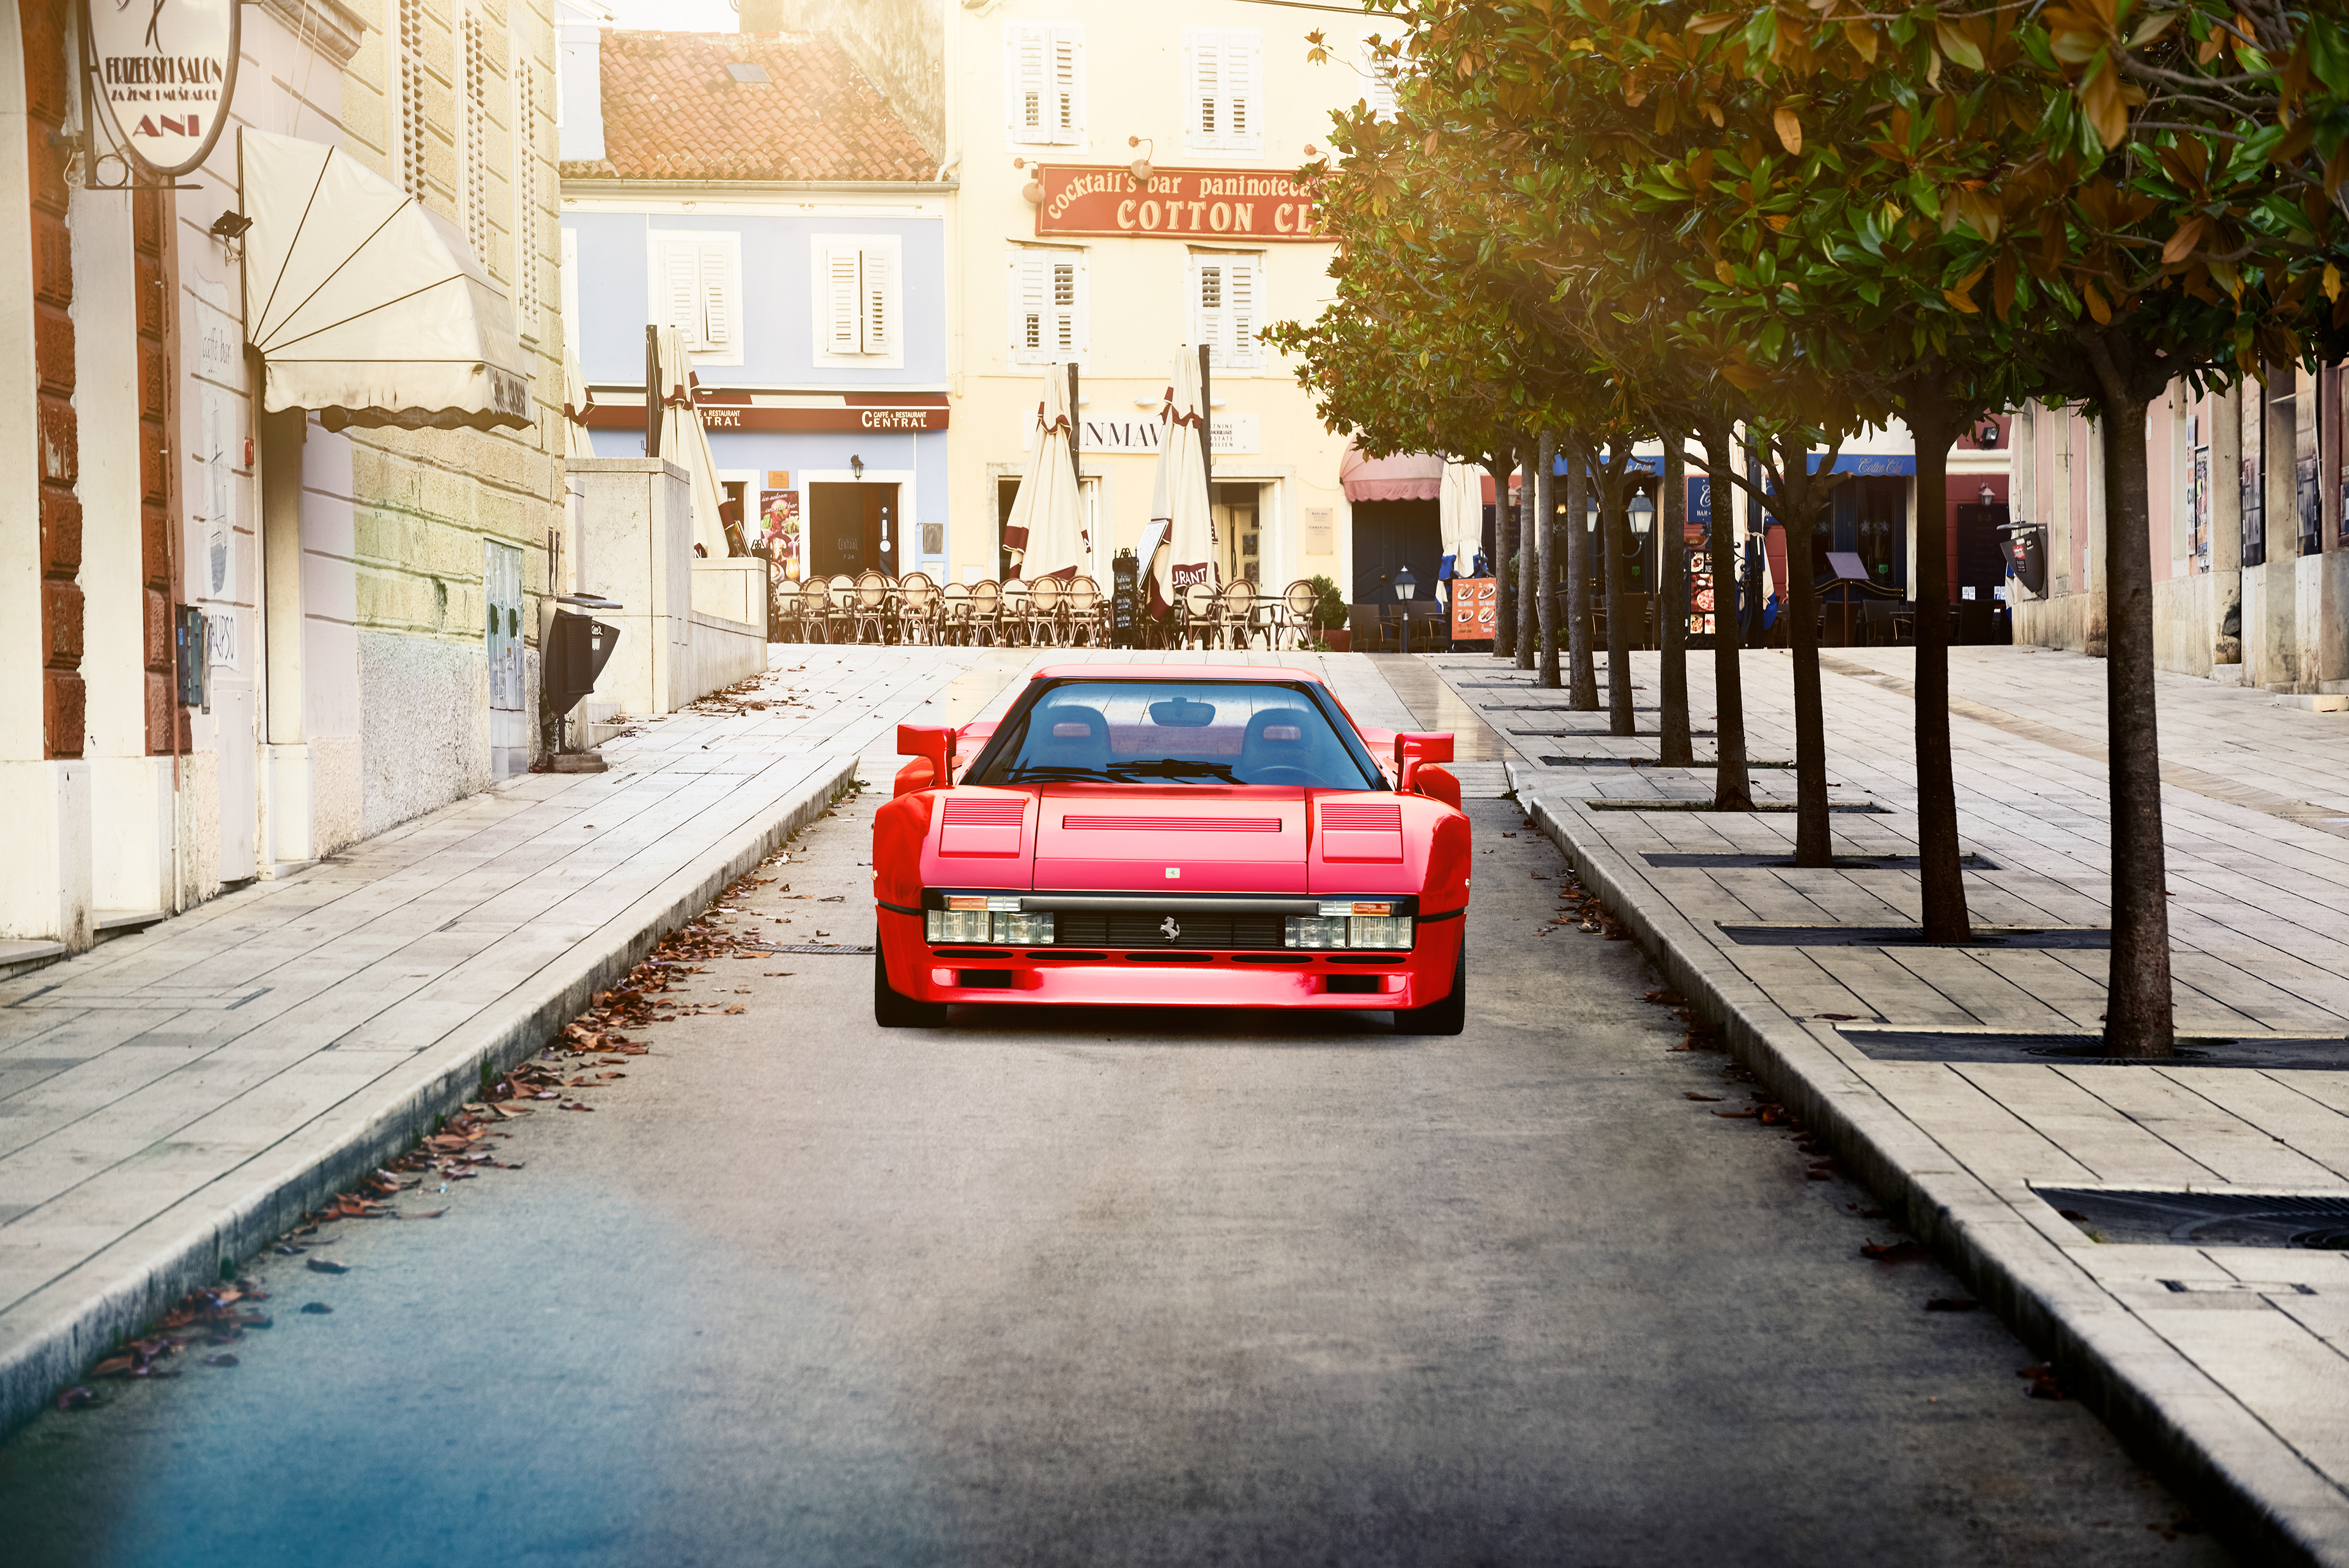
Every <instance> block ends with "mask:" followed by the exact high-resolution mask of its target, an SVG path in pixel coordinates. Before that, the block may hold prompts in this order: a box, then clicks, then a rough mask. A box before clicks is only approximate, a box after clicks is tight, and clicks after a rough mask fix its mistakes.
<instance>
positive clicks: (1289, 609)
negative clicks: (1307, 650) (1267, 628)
mask: <svg viewBox="0 0 2349 1568" xmlns="http://www.w3.org/2000/svg"><path fill="white" fill-rule="evenodd" d="M1320 601H1321V596H1320V595H1319V594H1318V593H1316V592H1314V591H1313V585H1312V584H1311V583H1309V582H1308V581H1306V580H1305V579H1304V578H1303V577H1299V578H1298V579H1297V580H1296V581H1295V582H1293V583H1291V584H1289V585H1288V587H1285V588H1283V589H1281V590H1280V597H1279V598H1278V600H1277V601H1275V604H1274V607H1273V612H1272V613H1273V617H1274V619H1273V635H1274V638H1275V641H1274V643H1273V647H1274V648H1275V649H1279V648H1280V647H1282V646H1283V643H1282V641H1281V640H1280V639H1286V646H1288V648H1291V649H1299V648H1302V647H1304V646H1305V645H1306V644H1307V643H1309V642H1310V641H1312V640H1313V607H1314V606H1315V605H1317V604H1319V602H1320Z"/></svg>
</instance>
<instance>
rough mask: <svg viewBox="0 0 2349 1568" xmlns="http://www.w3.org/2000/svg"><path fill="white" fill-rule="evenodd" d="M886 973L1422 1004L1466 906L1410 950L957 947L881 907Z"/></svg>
mask: <svg viewBox="0 0 2349 1568" xmlns="http://www.w3.org/2000/svg"><path fill="white" fill-rule="evenodd" d="M877 914H878V926H879V931H878V937H879V941H880V945H881V952H882V955H883V957H884V959H885V961H886V962H887V964H888V968H889V981H890V984H892V985H893V986H895V988H896V989H897V991H898V992H901V993H902V994H904V995H905V996H907V997H909V998H912V999H913V1000H915V1001H916V1002H973V1003H978V1002H994V1003H1006V1002H1009V1003H1013V1004H1019V1005H1030V1004H1054V1005H1064V1006H1072V1007H1086V1006H1102V1005H1107V1004H1112V1003H1113V1004H1116V1005H1120V1006H1128V1007H1135V1006H1139V1007H1318V1008H1328V1009H1335V1010H1339V1011H1344V1010H1347V1009H1363V1008H1375V1009H1386V1008H1412V1007H1426V1006H1429V1005H1431V1004H1433V1003H1434V1002H1441V1001H1442V1000H1443V999H1444V997H1446V996H1448V995H1450V994H1451V992H1452V981H1453V975H1454V971H1455V969H1456V968H1457V967H1458V964H1459V960H1460V940H1461V929H1462V927H1463V926H1464V924H1465V920H1464V915H1465V911H1464V910H1462V911H1455V912H1451V913H1445V914H1436V915H1422V916H1420V917H1419V919H1418V928H1417V933H1416V936H1417V940H1416V941H1415V942H1414V944H1413V946H1412V947H1411V948H1410V949H1408V950H1391V951H1374V950H1363V951H1356V952H1332V951H1329V950H1319V949H1317V950H1311V951H1293V950H1289V951H1271V950H1261V949H1257V950H1247V951H1224V950H1216V949H1212V948H1182V949H1167V950H1140V949H1122V950H1121V949H1096V948H1088V949H1083V950H1078V949H1071V948H1061V947H1058V946H1053V947H1032V948H1030V947H997V946H993V945H989V946H986V947H977V946H954V945H947V944H944V943H933V942H931V941H930V940H928V939H927V938H926V936H925V935H924V934H923V925H922V916H921V914H920V913H919V911H914V910H904V909H895V908H894V907H892V906H889V905H884V906H882V907H881V908H880V909H879V910H878V911H877Z"/></svg>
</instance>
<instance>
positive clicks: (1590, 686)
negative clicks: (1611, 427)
mask: <svg viewBox="0 0 2349 1568" xmlns="http://www.w3.org/2000/svg"><path fill="white" fill-rule="evenodd" d="M1597 477H1598V475H1597V474H1596V472H1594V471H1593V470H1592V467H1591V463H1590V452H1589V449H1588V447H1585V446H1584V445H1583V444H1582V443H1581V442H1579V441H1569V442H1568V444H1567V452H1566V656H1567V657H1566V674H1567V687H1568V690H1567V699H1566V705H1567V707H1568V708H1569V709H1571V710H1573V711H1577V712H1583V713H1590V712H1596V711H1598V708H1599V671H1598V669H1597V667H1596V665H1595V663H1594V661H1593V655H1592V650H1591V647H1590V576H1591V563H1590V529H1589V526H1588V516H1589V511H1590V493H1591V486H1592V483H1593V482H1594V481H1595V480H1596V479H1597Z"/></svg>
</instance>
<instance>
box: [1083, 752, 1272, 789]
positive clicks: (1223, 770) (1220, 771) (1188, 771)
mask: <svg viewBox="0 0 2349 1568" xmlns="http://www.w3.org/2000/svg"><path fill="white" fill-rule="evenodd" d="M1110 774H1111V776H1112V777H1114V778H1128V777H1132V778H1152V779H1203V778H1204V779H1215V780H1216V781H1217V782H1218V783H1222V784H1237V783H1239V782H1240V781H1239V780H1238V779H1237V778H1235V777H1234V776H1233V775H1232V770H1231V769H1230V768H1229V767H1228V766H1226V765H1225V764H1224V763H1200V762H1193V761H1191V760H1190V759H1189V758H1187V757H1164V758H1161V759H1160V760H1159V761H1157V762H1154V763H1125V764H1123V766H1119V767H1114V768H1112V769H1110Z"/></svg>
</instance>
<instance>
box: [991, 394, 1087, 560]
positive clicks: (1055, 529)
mask: <svg viewBox="0 0 2349 1568" xmlns="http://www.w3.org/2000/svg"><path fill="white" fill-rule="evenodd" d="M1070 421H1071V410H1070V408H1069V372H1068V370H1067V368H1066V367H1064V366H1060V365H1050V366H1047V367H1046V368H1045V370H1044V396H1043V399H1042V400H1040V402H1038V403H1037V405H1036V423H1035V427H1034V429H1033V430H1032V431H1030V441H1031V442H1032V444H1031V446H1030V450H1029V452H1028V468H1027V472H1024V473H1022V474H1021V475H1020V476H1019V495H1018V496H1017V497H1016V498H1014V499H1013V501H1012V503H1011V516H1010V518H1009V520H1008V521H1007V522H1006V523H1005V524H1003V547H1004V548H1005V549H1007V550H1009V551H1010V552H1011V553H1012V555H1013V557H1014V565H1013V569H1014V570H1016V571H1017V572H1018V573H1019V575H1020V576H1022V577H1025V578H1027V579H1028V580H1029V581H1030V582H1031V583H1032V582H1034V581H1035V580H1036V579H1037V578H1039V577H1061V578H1064V579H1065V578H1069V577H1073V576H1076V575H1077V574H1078V573H1079V572H1081V571H1082V570H1084V566H1085V561H1086V558H1087V556H1088V555H1089V554H1090V552H1091V550H1092V541H1091V540H1090V539H1089V538H1087V537H1086V535H1085V519H1084V497H1083V494H1082V493H1081V491H1080V490H1079V489H1078V487H1077V472H1076V467H1075V465H1074V464H1073V463H1072V462H1071V460H1070V457H1069V434H1070Z"/></svg>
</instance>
